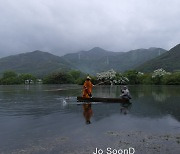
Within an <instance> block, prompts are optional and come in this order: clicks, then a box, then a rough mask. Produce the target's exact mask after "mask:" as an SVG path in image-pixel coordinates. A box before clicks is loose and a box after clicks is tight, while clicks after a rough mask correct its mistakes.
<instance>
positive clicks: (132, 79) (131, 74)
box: [124, 70, 139, 84]
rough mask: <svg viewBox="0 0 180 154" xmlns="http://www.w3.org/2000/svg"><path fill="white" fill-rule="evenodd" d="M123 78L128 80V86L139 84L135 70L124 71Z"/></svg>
mask: <svg viewBox="0 0 180 154" xmlns="http://www.w3.org/2000/svg"><path fill="white" fill-rule="evenodd" d="M124 76H125V77H127V78H128V79H129V84H139V80H138V72H137V71H136V70H129V71H126V72H125V73H124Z"/></svg>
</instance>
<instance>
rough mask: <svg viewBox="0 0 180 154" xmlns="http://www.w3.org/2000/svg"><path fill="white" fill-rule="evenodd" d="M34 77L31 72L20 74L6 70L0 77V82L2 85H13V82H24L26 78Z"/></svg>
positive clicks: (32, 78) (33, 78)
mask: <svg viewBox="0 0 180 154" xmlns="http://www.w3.org/2000/svg"><path fill="white" fill-rule="evenodd" d="M35 79H36V77H34V76H33V75H31V74H20V75H18V74H17V73H16V72H13V71H6V72H4V73H3V77H2V78H1V79H0V84H2V85H13V84H24V82H25V80H34V81H35Z"/></svg>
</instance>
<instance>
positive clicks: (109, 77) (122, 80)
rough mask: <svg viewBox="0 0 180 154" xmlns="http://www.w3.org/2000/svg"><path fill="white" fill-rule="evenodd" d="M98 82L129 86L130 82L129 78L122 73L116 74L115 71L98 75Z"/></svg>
mask: <svg viewBox="0 0 180 154" xmlns="http://www.w3.org/2000/svg"><path fill="white" fill-rule="evenodd" d="M97 80H99V81H101V82H104V83H108V84H127V82H128V81H129V80H128V78H126V77H124V76H123V75H122V74H121V73H116V72H115V71H114V70H113V69H111V70H108V71H106V72H101V73H97Z"/></svg>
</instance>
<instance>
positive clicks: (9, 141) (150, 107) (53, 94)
mask: <svg viewBox="0 0 180 154" xmlns="http://www.w3.org/2000/svg"><path fill="white" fill-rule="evenodd" d="M129 90H130V92H131V95H132V100H131V102H132V104H131V105H127V104H117V103H116V104H113V103H108V104H107V103H93V102H92V104H91V105H85V106H83V105H82V104H77V102H76V96H78V95H81V86H78V85H18V86H0V153H62V154H65V153H93V151H94V150H95V148H96V147H97V148H102V149H105V148H107V147H112V148H129V147H134V148H135V149H136V151H137V152H138V153H141V151H142V153H144V151H146V150H147V151H146V153H148V151H149V152H150V153H151V152H152V150H156V151H155V153H156V152H157V153H158V147H156V149H155V145H153V144H154V143H155V142H157V143H158V144H160V145H159V146H161V147H160V148H159V150H160V152H165V153H166V152H167V153H171V152H172V151H171V148H173V150H174V151H173V153H174V152H175V153H176V152H177V153H178V152H179V148H178V147H179V146H180V136H179V135H180V87H179V86H129ZM119 95H120V86H97V87H94V89H93V96H98V97H119ZM87 119H88V120H89V121H90V124H87ZM153 134H154V135H153ZM157 135H158V137H157ZM167 136H168V137H167ZM128 137H129V140H128ZM156 137H157V138H156ZM166 137H167V138H168V139H166ZM166 141H167V142H168V141H169V142H170V143H171V146H170V147H169V148H168V146H169V144H168V143H166ZM141 142H142V143H141ZM147 142H148V145H145V143H147ZM137 143H139V144H137ZM167 145H168V146H167ZM153 146H154V147H153ZM138 148H139V149H138ZM148 148H149V149H148ZM150 148H151V149H150ZM104 151H105V150H104Z"/></svg>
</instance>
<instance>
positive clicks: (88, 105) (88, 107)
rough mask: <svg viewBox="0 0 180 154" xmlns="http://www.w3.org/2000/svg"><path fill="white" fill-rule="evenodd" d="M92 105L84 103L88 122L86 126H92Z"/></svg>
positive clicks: (84, 111)
mask: <svg viewBox="0 0 180 154" xmlns="http://www.w3.org/2000/svg"><path fill="white" fill-rule="evenodd" d="M91 105H92V104H91V103H84V104H83V115H84V118H85V121H86V124H91V117H92V114H93V112H92V108H91Z"/></svg>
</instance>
